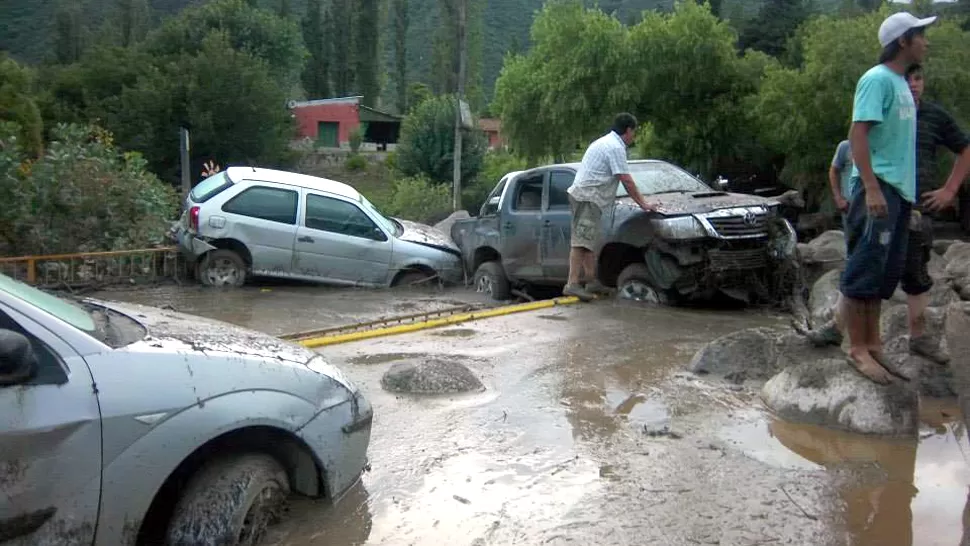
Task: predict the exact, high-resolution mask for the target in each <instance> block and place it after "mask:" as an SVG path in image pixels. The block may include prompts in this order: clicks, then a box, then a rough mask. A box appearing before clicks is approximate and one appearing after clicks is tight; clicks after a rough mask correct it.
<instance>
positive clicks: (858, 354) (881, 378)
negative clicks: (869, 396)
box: [845, 349, 892, 385]
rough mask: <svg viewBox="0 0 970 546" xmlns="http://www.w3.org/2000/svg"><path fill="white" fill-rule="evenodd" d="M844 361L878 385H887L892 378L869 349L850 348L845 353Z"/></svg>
mask: <svg viewBox="0 0 970 546" xmlns="http://www.w3.org/2000/svg"><path fill="white" fill-rule="evenodd" d="M845 356H846V361H847V362H848V363H849V365H850V366H852V367H853V368H855V369H856V371H858V372H859V373H861V374H862V375H864V376H865V377H866V378H868V379H869V380H871V381H873V382H875V383H878V384H880V385H888V384H889V383H890V382H891V381H892V379H891V377H890V375H889V372H888V371H887V370H886V368H883V367H882V366H880V365H879V363H878V362H876V360H875V359H874V358H872V355H870V354H869V351H867V350H865V349H858V350H852V349H849V352H848V353H847V354H846V355H845Z"/></svg>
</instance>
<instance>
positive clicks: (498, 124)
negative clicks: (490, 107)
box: [478, 118, 502, 133]
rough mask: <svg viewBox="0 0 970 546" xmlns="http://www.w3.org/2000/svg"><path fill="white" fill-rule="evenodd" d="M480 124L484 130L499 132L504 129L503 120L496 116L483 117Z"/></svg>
mask: <svg viewBox="0 0 970 546" xmlns="http://www.w3.org/2000/svg"><path fill="white" fill-rule="evenodd" d="M478 126H479V128H481V130H482V131H488V132H492V133H498V132H500V131H501V130H502V120H500V119H495V118H481V119H479V120H478Z"/></svg>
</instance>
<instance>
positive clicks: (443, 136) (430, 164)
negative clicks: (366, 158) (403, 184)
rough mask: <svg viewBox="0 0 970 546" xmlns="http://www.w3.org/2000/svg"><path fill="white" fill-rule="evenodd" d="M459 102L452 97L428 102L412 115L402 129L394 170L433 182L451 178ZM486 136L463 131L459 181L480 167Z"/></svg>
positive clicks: (405, 121)
mask: <svg viewBox="0 0 970 546" xmlns="http://www.w3.org/2000/svg"><path fill="white" fill-rule="evenodd" d="M457 116H458V102H457V100H456V99H455V97H453V96H442V97H434V98H431V99H428V100H426V101H424V102H422V103H421V105H420V106H418V107H417V109H416V110H415V111H414V112H413V113H411V115H409V116H408V117H407V118H406V119H405V120H404V124H403V126H402V127H401V140H400V143H399V144H398V148H397V151H396V156H397V157H396V159H397V167H398V168H399V169H400V170H401V172H403V173H404V174H405V175H406V176H418V175H422V176H425V177H427V178H429V179H430V180H432V181H434V182H438V183H449V182H451V181H452V179H453V178H454V168H455V162H454V148H455V118H456V117H457ZM484 156H485V136H484V135H483V134H482V133H480V132H478V131H466V133H465V136H464V137H463V138H462V149H461V179H462V181H467V180H472V179H474V178H475V176H476V175H477V174H478V172H479V171H480V170H481V168H482V158H483V157H484Z"/></svg>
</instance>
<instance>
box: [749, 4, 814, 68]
mask: <svg viewBox="0 0 970 546" xmlns="http://www.w3.org/2000/svg"><path fill="white" fill-rule="evenodd" d="M810 2H811V0H768V1H767V2H765V3H764V4H763V5H762V7H761V11H759V12H758V16H757V17H755V18H754V19H752V20H750V21H748V22H747V23H746V24H745V25H744V27H743V30H742V32H741V36H740V39H739V42H740V47H741V50H742V51H743V50H745V49H748V48H751V49H756V50H758V51H762V52H764V53H767V54H769V55H771V56H772V57H780V56H781V54H782V53H784V52H785V48H786V46H787V42H788V39H789V38H790V37H791V36H792V35H793V34H794V33H795V31H796V30H797V29H798V27H799V26H800V25H801V24H802V22H803V21H805V19H806V18H807V17H808V16H809V15H810V14H811V10H812V8H811V4H810Z"/></svg>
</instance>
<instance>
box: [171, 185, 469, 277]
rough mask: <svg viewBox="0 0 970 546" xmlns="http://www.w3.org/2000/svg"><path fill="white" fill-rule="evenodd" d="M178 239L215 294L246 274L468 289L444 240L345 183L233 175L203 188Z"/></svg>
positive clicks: (190, 200) (192, 199) (188, 206)
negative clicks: (392, 215)
mask: <svg viewBox="0 0 970 546" xmlns="http://www.w3.org/2000/svg"><path fill="white" fill-rule="evenodd" d="M175 237H176V238H177V240H178V244H179V246H180V248H181V249H182V252H183V254H185V255H186V256H187V257H188V258H189V260H190V263H191V264H193V265H194V267H195V273H196V276H197V278H198V279H199V280H200V281H201V282H202V283H203V284H206V285H211V286H227V285H228V286H241V285H242V284H243V283H244V282H245V281H246V276H247V274H252V275H258V276H266V277H285V278H294V279H301V280H307V281H317V282H323V283H327V284H336V285H346V286H367V287H378V286H398V285H410V284H414V283H419V282H422V281H427V280H430V279H437V280H440V281H442V282H444V283H448V284H459V283H462V282H463V281H464V273H463V270H462V266H461V252H460V251H459V250H458V247H456V246H455V244H454V242H452V240H451V238H450V237H449V236H448V234H446V233H442V232H440V231H438V230H436V229H434V228H432V227H430V226H426V225H423V224H418V223H415V222H409V221H406V220H400V219H396V218H388V217H386V216H384V215H383V214H381V212H380V211H378V210H377V208H375V207H374V205H372V204H371V203H370V201H368V200H367V198H365V197H364V196H363V195H361V194H360V193H359V192H358V191H357V190H355V189H354V188H352V187H350V186H348V185H346V184H344V183H342V182H336V181H334V180H328V179H325V178H317V177H314V176H307V175H303V174H297V173H290V172H285V171H276V170H272V169H257V168H252V167H230V168H229V169H226V170H225V171H223V172H220V173H218V174H216V175H214V176H211V177H209V178H207V179H205V180H203V181H202V182H200V183H199V184H198V185H197V186H196V187H195V188H194V189H193V190H192V191H191V192H190V193H189V195H188V197H187V198H186V202H185V210H184V212H183V213H182V217H181V219H180V220H179V223H178V225H177V227H176V229H175Z"/></svg>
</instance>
